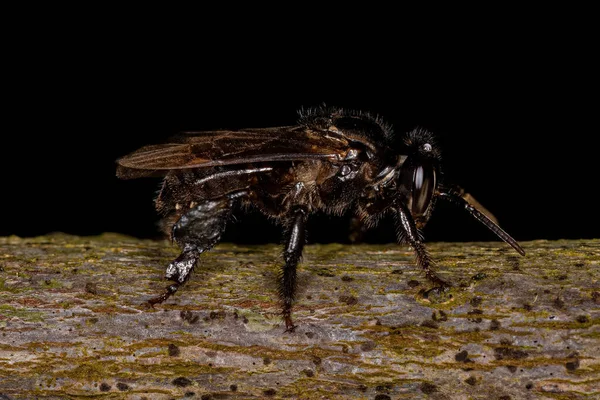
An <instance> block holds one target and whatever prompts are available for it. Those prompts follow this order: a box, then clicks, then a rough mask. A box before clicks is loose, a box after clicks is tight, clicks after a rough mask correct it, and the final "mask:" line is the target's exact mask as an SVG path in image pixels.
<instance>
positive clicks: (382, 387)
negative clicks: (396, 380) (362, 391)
mask: <svg viewBox="0 0 600 400" xmlns="http://www.w3.org/2000/svg"><path fill="white" fill-rule="evenodd" d="M390 390H392V385H391V384H390V383H388V384H387V385H379V386H376V387H375V391H376V392H388V391H390Z"/></svg>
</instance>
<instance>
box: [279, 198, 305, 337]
mask: <svg viewBox="0 0 600 400" xmlns="http://www.w3.org/2000/svg"><path fill="white" fill-rule="evenodd" d="M306 217H307V215H306V211H305V210H304V209H301V208H298V209H295V210H294V212H293V213H292V215H291V216H290V217H289V219H288V221H287V224H288V226H287V227H286V228H287V229H286V238H285V239H286V240H285V243H286V244H285V249H284V251H283V259H284V261H285V264H284V266H283V268H282V270H281V276H280V279H279V284H280V285H279V297H280V298H281V301H282V303H283V311H282V315H283V319H284V321H285V331H286V332H293V331H294V329H295V328H296V326H295V325H294V322H293V321H292V303H293V302H294V297H295V294H296V267H297V266H298V262H299V261H300V259H301V258H302V249H304V243H305V241H306V232H305V229H306V228H305V224H306Z"/></svg>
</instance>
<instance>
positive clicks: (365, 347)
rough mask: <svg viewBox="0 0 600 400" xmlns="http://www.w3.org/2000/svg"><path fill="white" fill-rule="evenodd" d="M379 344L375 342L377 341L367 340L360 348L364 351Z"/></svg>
mask: <svg viewBox="0 0 600 400" xmlns="http://www.w3.org/2000/svg"><path fill="white" fill-rule="evenodd" d="M376 346H377V345H376V344H375V342H373V341H371V340H369V341H368V342H365V343H363V344H361V345H360V349H361V350H362V351H371V350H373V349H374V348H375V347H376Z"/></svg>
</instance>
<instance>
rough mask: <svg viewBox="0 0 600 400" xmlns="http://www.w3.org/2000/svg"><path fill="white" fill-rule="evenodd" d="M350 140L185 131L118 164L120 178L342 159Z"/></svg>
mask: <svg viewBox="0 0 600 400" xmlns="http://www.w3.org/2000/svg"><path fill="white" fill-rule="evenodd" d="M350 149H351V145H350V140H349V139H348V138H346V137H344V136H343V135H341V134H339V133H336V132H330V131H326V132H323V131H317V130H313V129H310V128H308V127H306V126H303V125H299V126H287V127H277V128H264V129H244V130H237V131H229V130H222V131H206V132H184V133H182V134H180V135H179V136H176V137H174V138H173V139H171V140H170V141H169V142H168V143H165V144H159V145H150V146H145V147H142V148H141V149H139V150H136V151H134V152H133V153H131V154H129V155H127V156H125V157H123V158H121V159H119V160H117V163H118V168H117V176H118V177H120V178H124V179H127V178H137V177H143V176H156V175H158V176H160V175H164V174H166V172H168V171H169V170H174V169H187V168H203V167H214V166H220V165H235V164H249V163H256V162H267V161H269V162H270V161H294V160H309V159H325V160H330V161H335V160H343V159H344V158H345V157H346V156H347V155H348V151H349V150H350Z"/></svg>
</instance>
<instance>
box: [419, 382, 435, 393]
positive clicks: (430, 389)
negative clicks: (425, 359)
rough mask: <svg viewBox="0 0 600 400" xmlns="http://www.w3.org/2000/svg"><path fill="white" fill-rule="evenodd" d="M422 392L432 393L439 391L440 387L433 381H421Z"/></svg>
mask: <svg viewBox="0 0 600 400" xmlns="http://www.w3.org/2000/svg"><path fill="white" fill-rule="evenodd" d="M420 389H421V392H423V393H425V394H431V393H435V392H437V391H438V388H437V386H436V385H434V384H433V383H429V382H423V383H421V387H420Z"/></svg>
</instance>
